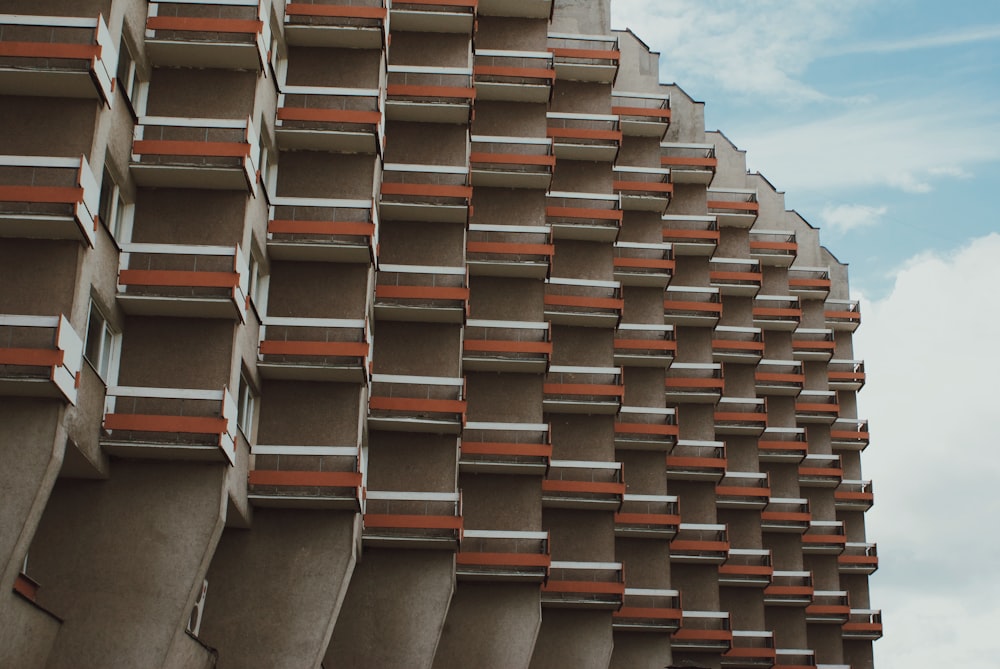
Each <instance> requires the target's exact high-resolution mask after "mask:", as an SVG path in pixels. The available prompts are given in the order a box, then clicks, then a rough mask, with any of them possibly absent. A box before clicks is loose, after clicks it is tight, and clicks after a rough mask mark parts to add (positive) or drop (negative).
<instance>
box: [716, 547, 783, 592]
mask: <svg viewBox="0 0 1000 669" xmlns="http://www.w3.org/2000/svg"><path fill="white" fill-rule="evenodd" d="M773 574H774V567H773V566H772V564H771V551H770V550H766V549H760V548H730V549H729V555H728V556H727V557H726V562H725V564H723V565H721V566H720V567H719V585H727V586H735V587H744V588H766V587H767V586H769V585H770V584H771V578H772V575H773Z"/></svg>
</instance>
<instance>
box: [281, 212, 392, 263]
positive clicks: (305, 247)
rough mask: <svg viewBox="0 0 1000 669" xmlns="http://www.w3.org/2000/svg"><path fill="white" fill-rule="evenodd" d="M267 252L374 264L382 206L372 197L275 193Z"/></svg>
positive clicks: (310, 259) (286, 256)
mask: <svg viewBox="0 0 1000 669" xmlns="http://www.w3.org/2000/svg"><path fill="white" fill-rule="evenodd" d="M270 202H271V206H270V215H269V218H268V221H267V254H268V256H270V257H271V258H272V259H275V260H300V261H304V262H340V263H361V264H373V263H374V262H375V248H376V246H377V244H378V210H377V209H376V208H375V207H374V203H373V201H372V200H333V199H326V198H304V197H272V198H271V199H270Z"/></svg>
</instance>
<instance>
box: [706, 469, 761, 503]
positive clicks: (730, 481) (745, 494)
mask: <svg viewBox="0 0 1000 669" xmlns="http://www.w3.org/2000/svg"><path fill="white" fill-rule="evenodd" d="M770 497H771V488H770V484H769V483H768V478H767V474H764V473H759V472H726V473H725V475H724V476H723V477H722V480H721V481H719V484H718V485H717V486H715V506H716V507H718V508H720V509H741V510H742V509H763V508H764V507H766V506H767V502H768V499H769V498H770Z"/></svg>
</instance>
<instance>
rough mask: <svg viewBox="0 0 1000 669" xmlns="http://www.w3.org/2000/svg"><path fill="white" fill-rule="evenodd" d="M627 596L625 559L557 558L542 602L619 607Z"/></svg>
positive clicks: (555, 605) (561, 605)
mask: <svg viewBox="0 0 1000 669" xmlns="http://www.w3.org/2000/svg"><path fill="white" fill-rule="evenodd" d="M624 598H625V574H624V570H623V567H622V563H621V562H565V561H559V562H556V561H553V562H552V564H551V567H550V568H549V580H548V582H546V583H543V584H542V606H543V607H552V608H569V609H592V610H611V611H617V610H618V609H620V608H621V606H622V602H623V600H624Z"/></svg>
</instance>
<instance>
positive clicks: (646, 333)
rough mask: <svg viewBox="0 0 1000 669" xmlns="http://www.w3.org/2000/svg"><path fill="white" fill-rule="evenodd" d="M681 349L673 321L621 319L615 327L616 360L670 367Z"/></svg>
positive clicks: (623, 362)
mask: <svg viewBox="0 0 1000 669" xmlns="http://www.w3.org/2000/svg"><path fill="white" fill-rule="evenodd" d="M676 353H677V342H676V341H674V328H673V326H671V325H645V324H643V323H620V324H619V325H618V328H617V329H616V330H615V364H616V365H621V366H622V367H660V368H663V369H666V368H667V367H669V366H670V363H671V362H673V360H674V355H675V354H676Z"/></svg>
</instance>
